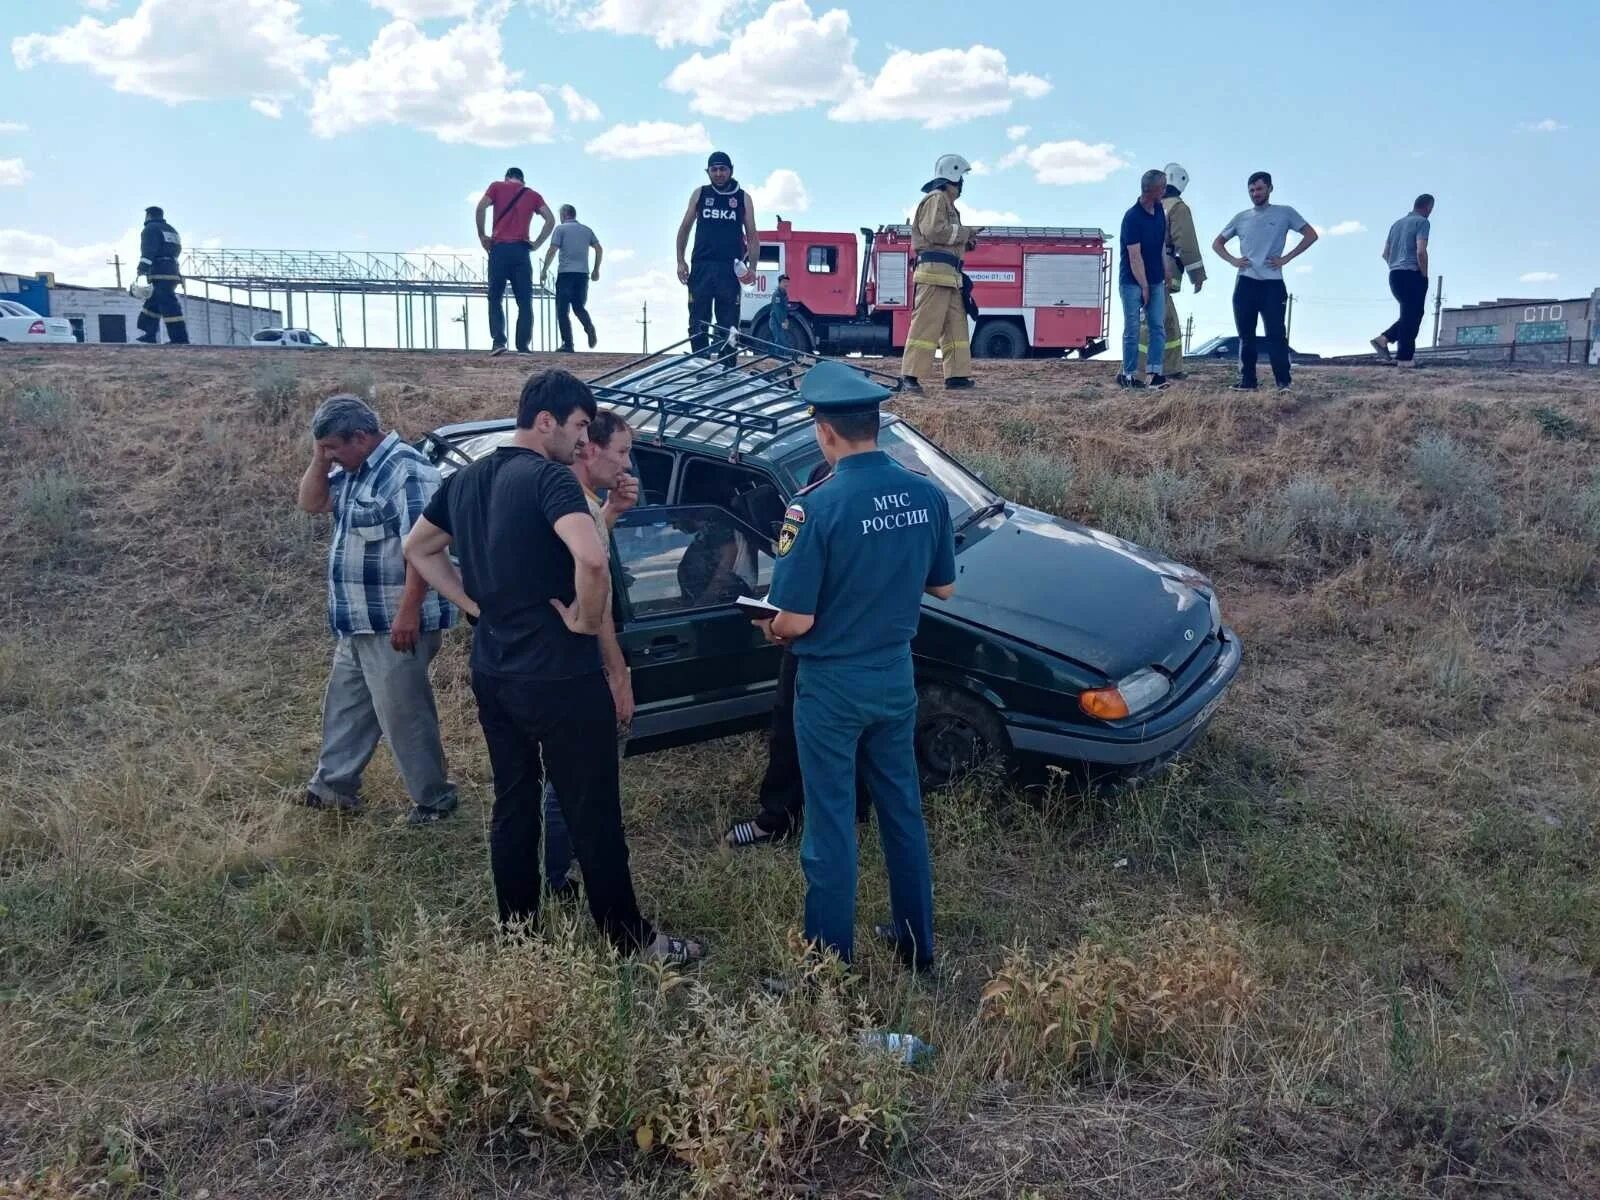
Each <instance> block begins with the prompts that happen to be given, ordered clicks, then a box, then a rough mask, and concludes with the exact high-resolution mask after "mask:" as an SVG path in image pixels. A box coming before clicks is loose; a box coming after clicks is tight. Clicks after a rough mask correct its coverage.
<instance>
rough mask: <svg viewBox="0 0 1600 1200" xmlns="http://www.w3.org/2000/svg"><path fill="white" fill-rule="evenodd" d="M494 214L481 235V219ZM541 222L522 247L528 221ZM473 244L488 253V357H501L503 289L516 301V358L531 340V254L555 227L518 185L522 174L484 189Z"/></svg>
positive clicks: (538, 200) (534, 196)
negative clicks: (536, 234)
mask: <svg viewBox="0 0 1600 1200" xmlns="http://www.w3.org/2000/svg"><path fill="white" fill-rule="evenodd" d="M490 209H493V210H494V224H493V225H491V226H490V227H489V232H488V233H485V232H484V231H483V215H484V214H485V213H486V212H488V211H489V210H490ZM535 213H538V214H539V216H541V217H543V218H544V228H543V229H541V230H540V231H539V237H538V239H537V240H536V241H533V242H529V241H528V226H529V225H530V224H531V223H532V221H533V215H534V214H535ZM477 220H478V241H479V242H480V243H481V244H482V245H483V248H484V249H485V250H487V251H488V252H489V337H490V339H491V340H492V341H493V342H494V349H492V350H491V351H490V352H489V353H491V354H504V353H505V352H506V312H505V298H506V284H508V283H509V284H510V285H511V294H512V295H513V296H514V297H515V298H516V301H517V352H518V353H519V354H526V353H527V352H528V339H529V338H531V337H532V336H533V252H534V251H535V250H537V249H538V248H539V247H540V246H542V245H544V242H545V239H546V238H548V237H549V236H550V231H551V230H552V229H554V228H555V226H556V219H555V216H554V215H553V214H552V213H551V212H550V206H549V205H548V204H546V203H545V202H544V197H543V196H541V195H539V193H538V192H536V191H534V190H533V189H532V188H530V187H529V186H528V185H527V184H525V183H523V181H522V170H521V168H519V167H512V168H510V169H509V170H508V171H506V177H505V178H504V179H502V180H500V182H498V183H491V184H490V185H489V186H488V187H487V188H486V189H484V193H483V199H482V200H479V201H478V210H477Z"/></svg>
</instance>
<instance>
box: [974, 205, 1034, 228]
mask: <svg viewBox="0 0 1600 1200" xmlns="http://www.w3.org/2000/svg"><path fill="white" fill-rule="evenodd" d="M960 208H961V223H962V224H963V225H983V226H985V227H987V226H991V225H1021V224H1022V218H1021V217H1019V216H1018V215H1017V214H1016V213H1014V212H1012V211H1011V210H1010V209H999V208H977V207H975V206H973V205H971V204H963V205H961V206H960Z"/></svg>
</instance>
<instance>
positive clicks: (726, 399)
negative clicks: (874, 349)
mask: <svg viewBox="0 0 1600 1200" xmlns="http://www.w3.org/2000/svg"><path fill="white" fill-rule="evenodd" d="M718 335H723V336H721V337H719V336H718ZM712 340H713V343H714V344H713V345H712V346H711V347H709V348H707V349H705V350H702V351H700V352H698V353H695V352H693V351H692V349H691V347H690V339H687V338H685V339H684V340H683V341H681V342H675V343H673V344H672V345H670V346H667V347H666V348H665V349H662V350H658V351H656V352H655V353H654V354H647V355H644V356H643V357H641V358H636V359H634V360H633V361H632V362H629V363H625V364H624V365H622V366H620V367H616V368H614V369H612V370H610V371H607V372H605V373H604V374H602V375H597V376H595V377H594V378H592V379H590V380H589V381H588V382H589V387H590V388H591V390H593V392H594V395H595V399H596V400H598V401H600V402H601V403H603V404H605V405H607V406H608V407H610V408H611V409H613V410H614V411H615V412H616V413H617V415H618V416H620V417H622V418H623V419H624V420H625V421H627V422H628V424H629V425H630V426H632V427H633V431H634V436H635V437H650V438H653V440H654V441H655V442H656V444H658V445H659V444H661V443H662V442H663V441H665V440H666V439H667V438H681V439H685V440H690V441H699V442H704V443H706V444H708V445H712V446H717V447H719V448H720V447H723V446H726V447H727V450H728V460H729V461H730V462H738V461H739V458H740V456H741V455H742V454H744V453H745V452H746V451H755V450H759V449H761V448H762V447H764V446H768V445H770V444H771V443H772V442H774V441H776V440H777V439H778V438H780V437H782V436H783V435H785V434H787V433H790V432H792V431H793V430H795V429H800V428H803V427H805V426H807V425H809V424H811V406H810V405H808V404H807V403H806V402H805V401H804V400H802V399H800V379H801V377H802V376H803V375H804V374H805V373H806V372H807V371H809V370H810V369H811V368H812V367H814V366H815V365H816V364H817V363H818V362H819V361H821V360H820V359H819V358H818V356H817V355H815V354H805V353H802V352H800V351H798V350H790V349H787V348H785V347H782V346H778V345H776V344H774V343H772V342H768V341H763V340H762V339H760V338H756V337H750V336H749V335H747V334H734V333H730V332H728V331H724V330H721V329H719V328H717V327H713V329H712ZM850 365H851V366H853V367H856V369H857V370H859V371H861V372H862V373H863V374H865V375H867V376H868V377H869V378H871V379H872V380H874V381H875V382H877V383H879V384H881V385H882V386H883V387H885V388H888V389H889V390H890V391H891V392H898V391H899V390H900V378H899V375H898V374H896V375H890V374H888V373H886V372H883V371H877V370H873V369H872V368H870V367H863V366H860V365H858V364H856V363H851V364H850Z"/></svg>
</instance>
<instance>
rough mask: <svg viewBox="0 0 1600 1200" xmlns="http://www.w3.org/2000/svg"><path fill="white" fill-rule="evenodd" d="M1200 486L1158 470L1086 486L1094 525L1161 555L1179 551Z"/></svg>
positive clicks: (1100, 479) (1103, 479)
mask: <svg viewBox="0 0 1600 1200" xmlns="http://www.w3.org/2000/svg"><path fill="white" fill-rule="evenodd" d="M1200 493H1201V486H1200V483H1199V481H1198V480H1196V479H1194V478H1193V477H1190V476H1183V475H1179V474H1178V473H1177V472H1175V471H1173V470H1171V469H1170V468H1167V467H1158V468H1156V469H1155V470H1153V471H1149V472H1147V473H1145V474H1144V475H1100V476H1097V477H1096V478H1095V479H1094V481H1093V482H1092V483H1091V484H1090V485H1089V506H1090V507H1091V508H1092V509H1093V510H1094V512H1095V517H1096V522H1095V523H1096V524H1098V525H1100V526H1102V527H1104V528H1105V529H1106V530H1108V531H1109V532H1111V533H1114V534H1116V535H1117V536H1118V537H1124V538H1127V539H1128V540H1129V541H1132V542H1138V543H1139V544H1140V545H1143V546H1148V547H1151V548H1152V549H1160V550H1165V551H1175V550H1177V549H1179V545H1180V543H1183V542H1184V541H1185V538H1184V531H1185V530H1187V529H1189V527H1190V525H1191V520H1190V514H1191V513H1192V511H1193V509H1194V506H1195V503H1196V501H1197V500H1198V499H1199V497H1200Z"/></svg>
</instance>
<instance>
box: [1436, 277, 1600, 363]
mask: <svg viewBox="0 0 1600 1200" xmlns="http://www.w3.org/2000/svg"><path fill="white" fill-rule="evenodd" d="M1597 301H1600V290H1597V291H1596V292H1595V293H1594V294H1593V295H1591V296H1584V297H1580V298H1578V299H1576V300H1546V299H1517V298H1501V299H1498V300H1486V301H1484V302H1482V303H1480V304H1469V305H1466V306H1465V307H1462V308H1447V309H1444V310H1443V311H1442V312H1441V313H1440V314H1439V344H1438V347H1437V352H1438V353H1441V354H1449V355H1450V356H1451V357H1457V356H1461V355H1465V356H1467V357H1472V358H1484V359H1493V360H1495V361H1505V360H1507V359H1509V360H1511V361H1514V362H1575V363H1582V362H1589V361H1592V353H1591V351H1592V349H1593V345H1592V344H1593V343H1594V342H1595V341H1596V337H1597V335H1596V330H1595V315H1596V313H1597V312H1600V303H1597Z"/></svg>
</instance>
